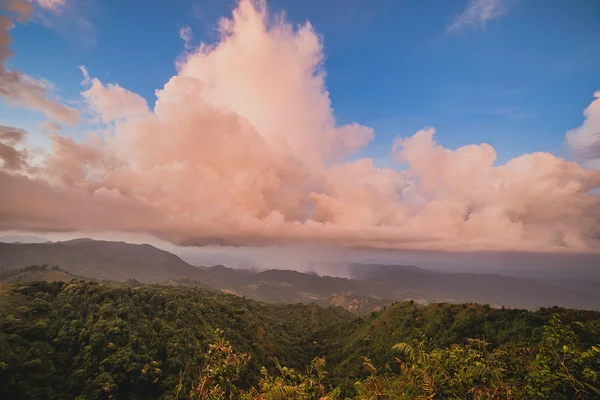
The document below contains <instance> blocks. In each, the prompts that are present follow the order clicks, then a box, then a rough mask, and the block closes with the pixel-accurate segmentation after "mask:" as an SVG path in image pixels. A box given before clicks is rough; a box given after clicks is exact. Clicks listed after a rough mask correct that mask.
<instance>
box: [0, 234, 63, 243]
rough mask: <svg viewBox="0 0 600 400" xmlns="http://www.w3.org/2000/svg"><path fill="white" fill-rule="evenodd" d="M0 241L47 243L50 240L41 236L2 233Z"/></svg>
mask: <svg viewBox="0 0 600 400" xmlns="http://www.w3.org/2000/svg"><path fill="white" fill-rule="evenodd" d="M0 242H1V243H47V242H51V240H48V239H46V238H43V237H39V236H31V235H4V236H0Z"/></svg>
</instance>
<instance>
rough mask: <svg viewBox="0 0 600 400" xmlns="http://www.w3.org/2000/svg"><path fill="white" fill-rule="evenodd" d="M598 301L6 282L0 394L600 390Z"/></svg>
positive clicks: (430, 394)
mask: <svg viewBox="0 0 600 400" xmlns="http://www.w3.org/2000/svg"><path fill="white" fill-rule="evenodd" d="M599 343H600V313H597V312H590V311H585V312H584V311H577V310H566V309H560V308H553V309H541V310H539V311H536V312H531V311H525V310H510V309H493V308H490V307H487V306H478V305H448V304H432V305H429V306H419V305H416V304H414V303H411V302H405V303H396V304H394V305H392V306H389V307H387V308H386V309H384V310H382V311H380V312H378V313H373V314H372V315H370V316H368V317H362V318H359V317H355V316H353V315H352V314H350V313H348V312H346V311H345V310H343V309H340V308H322V307H319V306H317V305H306V304H287V305H275V304H266V303H260V302H256V301H252V300H248V299H246V298H243V297H238V296H232V295H222V294H217V293H214V292H210V291H205V290H201V289H198V288H186V287H167V286H158V285H146V286H145V285H134V284H131V285H111V284H99V283H96V282H91V281H90V282H84V281H80V280H74V281H71V282H68V283H67V282H33V283H31V282H30V283H14V284H12V285H5V286H1V292H0V398H7V399H74V398H77V399H80V400H81V399H157V398H163V399H175V398H180V399H184V398H188V399H191V398H195V399H222V398H232V399H243V398H245V399H321V398H327V399H334V398H339V399H343V398H357V399H396V398H408V399H412V398H414V399H416V398H424V399H428V398H429V399H433V398H440V399H444V398H470V399H483V398H498V399H505V398H511V399H523V398H532V399H571V398H584V399H585V398H589V399H592V398H597V397H598V396H599V395H600V391H599V390H600V389H599V388H600V382H599V379H600V377H598V373H599V370H600V348H599V346H598V344H599Z"/></svg>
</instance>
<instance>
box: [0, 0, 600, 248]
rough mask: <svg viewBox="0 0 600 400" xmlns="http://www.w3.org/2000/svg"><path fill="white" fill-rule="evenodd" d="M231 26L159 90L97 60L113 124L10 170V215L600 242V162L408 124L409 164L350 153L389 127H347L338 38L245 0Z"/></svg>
mask: <svg viewBox="0 0 600 400" xmlns="http://www.w3.org/2000/svg"><path fill="white" fill-rule="evenodd" d="M219 34H220V37H219V40H218V41H217V42H216V43H213V44H201V45H200V46H199V47H198V48H197V49H194V50H193V51H191V52H186V53H185V54H184V55H183V58H182V59H180V60H179V62H178V64H177V68H178V72H177V74H176V75H175V76H173V77H172V78H171V79H170V80H169V81H168V82H167V83H166V84H165V85H164V87H163V88H162V89H160V90H157V91H156V96H157V100H156V103H155V104H154V105H148V104H147V102H146V101H145V99H144V98H143V97H141V96H139V95H138V94H136V93H133V92H131V91H129V90H127V89H125V88H123V87H122V86H119V85H117V84H105V83H103V82H101V81H100V80H98V79H97V78H93V77H91V76H89V74H87V71H86V70H85V69H82V71H84V78H85V79H84V85H85V89H84V91H83V93H82V96H83V98H84V100H85V102H86V104H87V107H88V109H89V112H90V113H91V114H92V116H93V118H95V119H96V120H97V121H98V123H100V125H101V126H102V129H101V131H100V132H98V133H95V134H93V135H92V134H90V135H89V137H88V139H87V140H85V141H81V142H76V141H75V140H74V139H72V138H70V137H67V136H61V135H58V134H55V135H53V136H51V140H52V151H51V152H50V153H49V154H48V155H47V157H46V158H45V159H44V160H43V161H42V162H41V163H40V164H35V163H33V162H32V161H30V160H29V159H27V161H29V163H30V166H32V167H35V168H36V172H35V174H34V173H28V174H23V173H19V171H14V170H8V169H7V168H3V171H2V172H0V190H1V191H2V193H9V196H4V197H3V198H2V199H1V200H0V229H14V230H30V231H35V230H41V231H49V230H55V231H80V232H83V231H92V232H93V231H122V232H131V233H144V234H151V235H154V236H156V237H158V238H161V239H165V240H168V241H170V242H172V243H176V244H182V245H204V244H227V245H236V246H252V245H278V244H289V243H296V244H302V243H318V244H322V245H328V244H329V245H336V246H344V247H368V248H394V249H436V250H452V251H474V250H527V251H597V250H598V249H599V248H600V242H599V238H600V200H599V199H598V198H597V197H594V196H593V195H592V194H590V191H591V190H592V189H594V188H597V187H598V186H600V172H598V171H595V170H589V169H585V168H583V167H581V166H580V165H578V164H577V163H573V162H567V161H565V160H564V159H561V158H558V157H555V156H553V155H551V154H548V153H534V154H525V155H522V156H520V157H517V158H515V159H512V160H510V161H509V162H507V163H506V164H504V165H500V166H496V165H495V161H496V153H495V151H494V149H493V148H492V147H491V146H489V145H487V144H479V145H469V146H463V147H461V148H458V149H456V150H450V149H446V148H444V147H442V146H440V145H439V144H437V143H436V142H435V140H434V136H435V130H434V129H433V128H426V129H423V130H421V131H419V132H417V133H415V134H414V135H413V136H410V137H402V138H398V139H397V140H396V141H395V142H394V145H393V148H392V154H393V155H394V157H395V158H396V159H397V161H398V162H400V163H403V164H404V165H406V168H405V169H403V170H397V169H393V168H377V167H376V166H375V165H374V163H373V160H371V159H368V158H364V159H359V160H356V161H352V162H348V161H347V159H348V157H349V156H352V155H354V154H355V153H356V152H357V151H358V150H360V149H361V148H362V147H364V146H366V145H367V144H368V143H369V141H371V140H372V139H373V137H374V133H373V131H372V129H370V128H368V127H365V126H362V125H360V124H358V123H351V124H348V125H341V126H340V125H339V124H338V123H337V122H336V120H335V117H334V114H333V109H332V105H331V101H330V98H329V93H328V92H327V89H326V86H325V71H324V68H323V47H322V42H321V40H320V39H319V36H318V35H317V34H316V33H315V32H314V30H313V28H312V26H311V25H310V24H309V23H306V24H304V25H301V26H298V27H293V26H291V25H290V24H288V23H287V22H286V21H285V20H284V19H283V18H282V17H276V18H273V17H271V16H270V15H269V13H268V11H267V9H266V6H265V4H264V2H257V1H249V0H242V1H240V3H239V5H238V6H237V8H235V9H234V10H233V14H232V16H231V17H230V18H227V19H223V20H221V22H220V24H219Z"/></svg>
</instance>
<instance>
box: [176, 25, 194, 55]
mask: <svg viewBox="0 0 600 400" xmlns="http://www.w3.org/2000/svg"><path fill="white" fill-rule="evenodd" d="M179 37H180V38H181V39H182V40H183V43H184V46H185V49H186V50H189V49H190V48H191V47H192V39H193V34H192V28H190V27H189V26H183V27H182V28H181V29H180V30H179Z"/></svg>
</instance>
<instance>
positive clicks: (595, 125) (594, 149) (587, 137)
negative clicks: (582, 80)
mask: <svg viewBox="0 0 600 400" xmlns="http://www.w3.org/2000/svg"><path fill="white" fill-rule="evenodd" d="M594 97H595V98H596V99H595V100H594V101H593V102H592V103H591V104H590V105H589V106H588V107H587V108H586V109H585V111H584V112H583V115H584V116H585V121H584V122H583V124H582V125H581V126H580V127H579V128H576V129H573V130H571V131H569V132H567V144H568V145H569V147H571V149H573V151H574V152H575V154H576V155H577V156H579V157H581V158H582V159H583V160H584V161H585V163H586V165H588V166H589V167H592V168H596V169H600V91H598V92H596V93H594Z"/></svg>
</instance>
